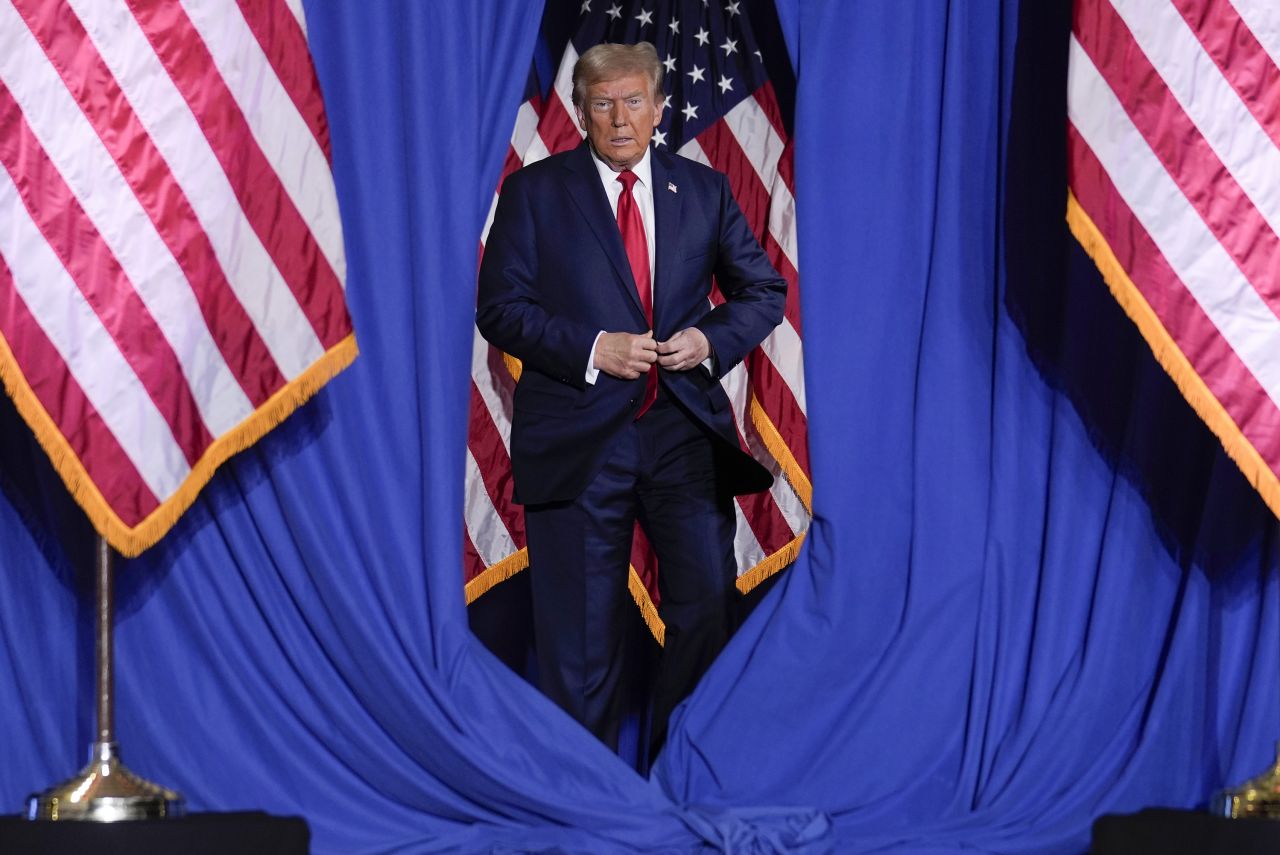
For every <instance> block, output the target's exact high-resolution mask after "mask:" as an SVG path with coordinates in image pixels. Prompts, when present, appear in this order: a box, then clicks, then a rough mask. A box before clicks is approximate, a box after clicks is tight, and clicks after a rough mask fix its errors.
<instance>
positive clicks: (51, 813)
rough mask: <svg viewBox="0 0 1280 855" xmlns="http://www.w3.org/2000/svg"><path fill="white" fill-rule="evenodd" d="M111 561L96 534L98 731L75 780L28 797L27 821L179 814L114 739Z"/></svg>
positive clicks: (170, 795)
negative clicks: (131, 767) (129, 765)
mask: <svg viewBox="0 0 1280 855" xmlns="http://www.w3.org/2000/svg"><path fill="white" fill-rule="evenodd" d="M112 558H113V554H112V550H111V547H110V546H109V545H108V544H107V541H106V539H105V538H103V537H102V536H101V535H99V536H98V541H97V556H96V561H95V570H96V572H95V588H96V589H97V590H96V593H97V597H96V609H95V611H96V613H97V621H96V624H97V627H96V633H95V647H96V651H95V652H96V656H95V657H94V658H95V666H96V667H95V669H94V670H95V672H96V673H95V676H96V680H95V684H96V685H95V688H96V696H97V697H96V701H97V704H96V712H97V723H98V732H97V739H96V740H95V741H94V743H93V745H92V746H90V749H89V765H87V766H85V767H84V768H83V769H82V770H80V773H79V774H78V775H76V776H75V777H74V778H71V779H70V780H67V781H64V782H62V783H61V784H57V785H56V786H53V787H50V788H49V789H47V790H45V791H44V792H41V793H36V794H33V795H31V796H30V797H28V799H27V819H34V820H88V821H91V822H115V821H117V820H125V819H156V818H160V817H166V816H177V815H181V814H182V813H183V812H184V804H183V798H182V796H181V795H179V794H178V793H175V792H174V791H172V790H170V789H167V788H165V787H161V786H159V785H158V784H153V783H151V782H150V781H147V780H144V779H142V778H140V777H138V776H137V775H135V774H134V773H133V772H130V771H129V770H128V769H127V768H125V765H124V763H123V762H121V760H120V752H119V747H118V746H117V744H116V739H115V695H114V689H115V662H114V655H113V650H112V638H111V636H112V623H113V621H112V617H113V612H114V609H115V602H114V601H115V590H114V588H115V586H114V580H113V574H112V564H113V561H112Z"/></svg>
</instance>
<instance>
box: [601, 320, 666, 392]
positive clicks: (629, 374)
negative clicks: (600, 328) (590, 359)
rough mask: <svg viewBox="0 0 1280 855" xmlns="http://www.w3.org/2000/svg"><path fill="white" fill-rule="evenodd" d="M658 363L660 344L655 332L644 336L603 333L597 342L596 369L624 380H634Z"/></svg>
mask: <svg viewBox="0 0 1280 855" xmlns="http://www.w3.org/2000/svg"><path fill="white" fill-rule="evenodd" d="M657 361H658V343H657V342H656V341H654V340H653V330H649V331H648V332H647V333H645V334H644V335H636V334H635V333H625V332H607V333H601V334H600V338H599V340H597V341H596V358H595V367H596V368H598V369H600V370H601V371H603V372H604V373H605V374H609V375H611V376H613V377H617V378H619V379H622V380H634V379H636V378H637V377H639V376H640V375H641V374H644V373H645V372H647V371H648V370H649V366H651V365H653V363H655V362H657Z"/></svg>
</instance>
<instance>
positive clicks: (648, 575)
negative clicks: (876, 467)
mask: <svg viewBox="0 0 1280 855" xmlns="http://www.w3.org/2000/svg"><path fill="white" fill-rule="evenodd" d="M741 7H742V3H741V2H737V0H735V2H705V0H682V2H656V0H640V1H639V2H636V0H632V2H622V0H608V1H607V2H606V0H583V2H581V3H580V5H579V21H578V25H577V30H576V33H575V35H574V36H573V39H572V41H571V42H570V43H569V45H568V46H567V47H566V48H565V52H564V55H563V57H562V59H561V61H560V65H559V70H558V72H557V74H556V77H555V82H554V84H553V85H552V87H551V90H550V92H549V93H548V94H547V95H546V97H545V98H543V97H540V95H538V94H535V95H533V96H532V97H531V98H530V99H529V100H528V101H526V102H525V103H524V104H522V105H521V107H520V110H519V113H518V115H517V118H516V126H515V130H514V131H513V133H512V135H511V147H510V150H509V151H508V153H507V158H506V163H505V165H504V169H503V177H504V178H505V177H506V176H507V175H509V174H510V173H512V172H514V171H515V170H516V169H518V168H519V167H520V166H521V165H523V164H527V163H532V162H534V161H536V160H540V159H541V158H544V157H547V156H548V155H550V154H554V153H557V152H561V151H565V150H566V149H570V148H573V147H575V146H577V145H578V144H579V143H580V142H581V140H582V138H583V132H582V131H581V130H580V128H579V127H578V124H577V122H576V120H575V114H574V110H573V101H572V85H571V76H572V72H573V65H574V63H575V62H576V61H577V59H578V56H579V55H580V54H581V52H583V51H585V50H586V49H588V48H590V47H591V46H592V45H595V44H598V43H600V42H615V43H635V42H638V41H649V42H652V43H653V44H654V46H655V47H656V48H657V51H658V56H659V57H660V58H661V59H662V61H663V65H664V77H665V81H664V90H665V94H666V99H667V100H666V109H665V111H664V115H663V121H662V124H661V125H660V126H659V128H658V130H657V131H656V132H655V133H654V144H655V145H657V146H658V147H660V148H666V149H669V150H672V151H675V152H677V153H679V154H681V155H683V156H685V157H688V158H691V159H693V160H697V161H699V162H701V163H704V164H709V165H710V166H712V167H714V168H716V169H718V170H720V171H721V172H724V173H726V174H727V175H728V176H729V180H730V184H731V186H732V188H733V192H734V195H735V196H736V198H737V200H738V203H739V205H740V206H741V207H742V210H743V212H744V213H745V215H746V217H747V221H748V223H750V225H751V227H752V229H753V230H754V231H755V234H756V237H757V238H759V240H760V242H761V244H762V245H763V246H764V248H765V251H766V252H767V253H768V256H769V259H770V261H772V262H773V265H774V267H776V268H777V269H778V271H779V272H780V273H781V274H782V275H783V276H784V277H785V278H786V280H787V283H788V285H789V288H788V290H787V305H786V318H785V320H784V321H783V323H782V324H781V326H779V327H778V328H777V329H776V330H775V331H774V332H773V334H772V335H770V336H769V338H768V339H766V340H765V342H764V343H763V344H762V345H761V346H760V347H759V348H757V349H756V350H755V351H754V352H753V353H752V355H751V356H750V358H749V359H748V360H746V362H745V363H744V364H743V365H740V366H738V367H737V368H735V369H734V370H733V371H732V372H731V373H730V374H729V375H728V376H726V377H725V378H724V380H723V384H724V387H725V390H726V391H727V392H728V394H729V400H730V401H731V402H732V404H733V409H734V414H735V416H736V419H737V423H738V431H739V433H740V435H741V436H742V438H743V440H744V441H745V443H746V444H747V447H749V448H750V449H751V450H752V452H753V453H754V455H755V456H756V458H757V459H758V460H760V461H761V462H762V463H764V464H765V465H766V466H767V467H769V468H770V469H771V470H772V471H773V472H774V473H775V475H776V476H777V477H776V478H775V483H774V486H773V489H772V490H771V491H769V492H768V493H760V494H756V495H751V496H741V497H739V498H738V500H737V505H736V511H737V519H738V527H737V539H736V543H735V547H736V552H737V559H738V568H739V577H738V587H739V589H740V590H742V591H743V592H746V591H748V590H750V589H751V588H752V587H753V586H755V585H756V584H758V583H759V582H761V581H763V580H764V579H766V578H768V577H769V576H770V575H772V574H773V573H776V572H777V571H778V570H780V569H782V568H783V567H785V566H786V565H787V564H789V563H791V561H793V560H794V559H795V556H796V554H797V552H798V551H799V548H800V545H801V543H803V541H804V537H805V533H806V531H807V530H808V527H809V522H810V519H811V516H812V509H811V503H812V493H813V489H812V486H811V482H810V474H809V453H808V434H807V425H806V417H805V392H804V362H803V355H802V350H803V349H802V345H801V337H800V329H801V328H800V296H799V290H798V287H797V286H798V273H797V269H798V268H797V257H796V220H795V198H794V195H793V188H794V186H795V183H794V180H793V177H792V149H791V144H790V141H789V139H788V135H787V132H786V129H785V127H784V125H783V121H782V117H781V111H780V110H779V106H778V98H777V97H776V93H775V91H774V88H773V85H772V83H771V82H770V80H769V78H768V76H767V74H766V71H765V63H764V55H763V54H762V53H761V48H760V47H759V46H758V44H757V41H756V39H755V37H754V35H753V33H752V29H751V22H750V21H749V20H748V18H747V15H746V14H745V10H744V9H743V8H741ZM776 41H777V44H776V45H775V46H774V47H773V48H772V49H774V50H784V49H785V48H783V46H782V44H781V40H780V39H778V40H776ZM496 204H497V196H496V194H495V197H494V205H495V207H496ZM491 222H492V209H491V210H490V223H491ZM488 229H489V223H486V225H485V235H486V236H487V234H488ZM482 240H483V238H482ZM720 299H721V298H720V296H719V294H718V293H714V292H713V294H712V300H713V301H716V300H720ZM519 373H520V366H519V362H518V361H516V360H514V359H512V358H511V357H509V356H507V355H504V354H502V353H500V352H498V351H496V350H495V349H494V348H492V347H490V346H489V345H488V343H486V342H485V341H484V339H483V338H481V336H480V334H479V333H478V332H477V333H476V336H475V344H474V349H473V352H472V366H471V378H472V390H471V414H470V415H471V422H470V431H469V435H468V443H467V445H468V447H467V475H466V506H465V523H466V541H465V547H464V550H465V554H464V578H465V582H466V599H467V602H468V603H470V602H472V601H473V600H474V599H475V598H476V597H478V596H480V595H481V594H483V593H484V592H485V591H487V590H489V589H490V588H491V587H493V585H495V584H497V583H498V582H501V581H502V580H504V579H506V578H508V577H510V576H511V575H513V574H514V573H517V572H519V571H520V570H521V569H523V568H524V567H525V566H526V565H527V563H528V558H527V553H526V551H525V539H524V520H523V517H522V513H521V509H520V508H519V507H518V506H516V505H514V504H512V502H511V462H510V458H509V456H508V449H509V447H510V446H509V442H510V429H511V396H512V392H513V390H514V387H515V382H516V380H517V379H518V378H519ZM657 572H658V568H657V567H656V564H655V561H654V558H653V556H652V553H651V551H650V549H649V546H648V543H647V542H646V541H645V539H644V536H643V533H642V532H640V530H639V528H638V527H637V529H636V539H635V542H634V546H633V549H632V569H631V579H630V582H631V584H630V589H631V593H632V596H633V597H634V598H635V600H636V603H637V605H638V606H639V607H640V609H641V612H642V613H643V614H644V617H645V619H646V621H647V622H648V624H649V627H650V629H651V630H652V631H653V633H654V635H655V637H657V638H658V640H659V641H661V640H662V638H663V634H664V627H663V625H662V621H661V619H660V618H659V617H658V614H657V611H656V608H655V606H656V604H657V602H658V594H657V582H656V580H657Z"/></svg>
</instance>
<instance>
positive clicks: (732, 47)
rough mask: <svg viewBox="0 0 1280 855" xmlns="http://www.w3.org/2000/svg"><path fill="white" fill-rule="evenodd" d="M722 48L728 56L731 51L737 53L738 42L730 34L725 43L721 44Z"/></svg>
mask: <svg viewBox="0 0 1280 855" xmlns="http://www.w3.org/2000/svg"><path fill="white" fill-rule="evenodd" d="M720 50H722V51H724V55H725V56H728V55H729V54H731V53H737V52H738V43H737V42H735V41H734V40H733V39H731V38H729V37H728V36H725V39H724V44H722V45H720Z"/></svg>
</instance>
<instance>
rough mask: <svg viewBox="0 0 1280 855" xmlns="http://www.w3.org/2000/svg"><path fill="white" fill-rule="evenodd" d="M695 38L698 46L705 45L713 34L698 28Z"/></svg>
mask: <svg viewBox="0 0 1280 855" xmlns="http://www.w3.org/2000/svg"><path fill="white" fill-rule="evenodd" d="M693 37H694V38H695V39H697V40H698V44H700V45H705V44H706V43H707V40H708V39H710V38H711V33H708V32H707V31H706V30H704V29H702V27H698V32H696V33H694V34H693Z"/></svg>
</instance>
